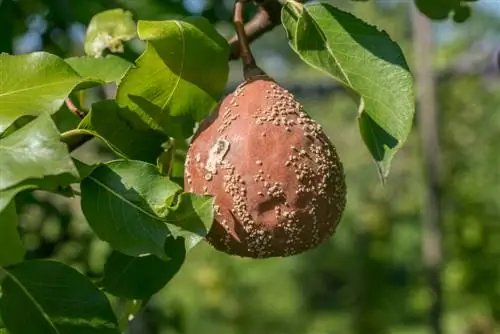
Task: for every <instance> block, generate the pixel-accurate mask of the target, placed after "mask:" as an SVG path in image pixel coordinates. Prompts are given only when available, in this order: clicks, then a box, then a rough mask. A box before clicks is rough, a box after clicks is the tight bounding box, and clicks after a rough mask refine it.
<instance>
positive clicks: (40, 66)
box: [0, 52, 82, 133]
mask: <svg viewBox="0 0 500 334" xmlns="http://www.w3.org/2000/svg"><path fill="white" fill-rule="evenodd" d="M0 78H1V79H0V133H2V132H3V131H5V129H7V128H8V127H9V125H11V124H12V122H14V121H15V120H16V119H18V118H19V117H21V116H24V115H33V116H36V115H39V114H40V113H42V112H48V113H54V112H56V111H57V110H58V109H59V108H60V107H61V105H62V104H63V102H64V99H65V98H66V97H67V96H68V95H69V93H70V92H71V91H72V90H73V89H74V88H75V87H76V86H77V85H78V84H79V83H81V82H82V78H81V77H80V76H79V75H78V74H77V73H76V72H75V71H74V70H73V69H72V68H71V66H69V65H68V64H67V63H66V62H65V61H64V60H62V59H61V58H59V57H57V56H55V55H52V54H50V53H46V52H34V53H30V54H26V55H8V54H0Z"/></svg>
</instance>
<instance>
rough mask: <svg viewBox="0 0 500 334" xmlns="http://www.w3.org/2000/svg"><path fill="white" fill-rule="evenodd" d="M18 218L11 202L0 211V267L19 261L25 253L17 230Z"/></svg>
mask: <svg viewBox="0 0 500 334" xmlns="http://www.w3.org/2000/svg"><path fill="white" fill-rule="evenodd" d="M17 221H18V218H17V213H16V207H15V205H14V203H13V202H11V204H10V205H9V206H7V208H6V209H5V210H3V211H2V212H0V245H1V247H0V267H7V266H10V265H13V264H16V263H19V262H21V261H22V260H23V259H24V254H25V253H26V252H25V250H24V247H23V244H22V242H21V239H20V237H19V232H18V231H17V224H18V222H17Z"/></svg>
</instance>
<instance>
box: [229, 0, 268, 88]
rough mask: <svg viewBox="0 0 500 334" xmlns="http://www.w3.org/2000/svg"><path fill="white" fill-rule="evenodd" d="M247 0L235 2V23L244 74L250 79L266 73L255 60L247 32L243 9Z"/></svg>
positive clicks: (246, 78)
mask: <svg viewBox="0 0 500 334" xmlns="http://www.w3.org/2000/svg"><path fill="white" fill-rule="evenodd" d="M245 2H246V0H236V2H235V4H234V13H233V23H234V27H235V29H236V35H237V36H238V42H239V45H240V51H241V60H242V62H243V76H244V78H245V80H248V79H250V78H252V77H254V76H257V75H265V73H264V71H262V70H261V69H260V68H259V67H258V66H257V63H256V62H255V58H254V57H253V54H252V50H250V43H249V42H248V38H247V35H246V32H245V21H244V19H243V9H244V7H245Z"/></svg>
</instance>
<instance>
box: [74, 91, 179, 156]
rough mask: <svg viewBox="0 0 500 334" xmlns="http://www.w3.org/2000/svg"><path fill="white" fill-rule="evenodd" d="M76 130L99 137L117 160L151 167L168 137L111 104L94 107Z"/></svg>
mask: <svg viewBox="0 0 500 334" xmlns="http://www.w3.org/2000/svg"><path fill="white" fill-rule="evenodd" d="M128 119H133V120H135V121H132V122H130V121H128ZM179 126H182V125H179ZM78 127H79V128H80V129H83V130H86V131H89V133H91V134H93V135H95V136H98V137H100V138H101V139H102V140H103V141H104V142H105V143H106V144H107V145H108V146H109V147H110V148H111V149H112V150H113V151H114V152H115V153H116V154H118V155H120V156H122V157H124V158H128V159H135V160H142V161H146V162H150V163H156V159H157V158H158V156H159V155H160V154H161V153H162V151H163V148H162V143H164V142H166V141H167V140H168V136H167V135H165V134H164V133H162V132H160V131H156V130H153V129H151V128H149V127H148V126H147V125H146V124H144V122H143V121H142V120H141V119H140V118H139V117H138V116H137V115H136V114H134V113H133V112H131V111H130V110H129V109H128V108H127V107H123V108H120V106H118V105H117V104H116V102H115V101H114V100H105V101H99V102H96V103H94V104H93V105H92V110H91V111H90V112H89V113H88V114H87V116H85V118H84V119H83V120H82V122H81V123H80V124H79V125H78Z"/></svg>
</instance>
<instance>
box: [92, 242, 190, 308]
mask: <svg viewBox="0 0 500 334" xmlns="http://www.w3.org/2000/svg"><path fill="white" fill-rule="evenodd" d="M166 251H167V254H168V257H169V259H168V260H165V261H164V260H161V259H159V258H158V257H157V256H154V255H146V256H135V257H134V256H128V255H125V254H122V253H120V252H116V251H114V252H113V253H111V255H110V257H109V258H108V261H107V262H106V265H105V266H104V277H103V279H102V281H101V286H102V287H103V288H104V290H106V291H107V292H109V293H111V294H113V295H115V296H118V297H125V298H129V299H147V298H149V297H151V296H152V295H153V294H155V293H156V292H158V291H159V290H161V289H162V288H163V287H164V286H165V285H166V284H167V283H168V282H169V281H170V280H171V279H172V278H173V277H174V276H175V274H176V273H177V272H178V271H179V269H180V268H181V266H182V264H183V263H184V259H185V256H186V250H185V248H184V241H183V239H182V238H179V239H174V238H172V237H171V238H169V240H167V242H166Z"/></svg>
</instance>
